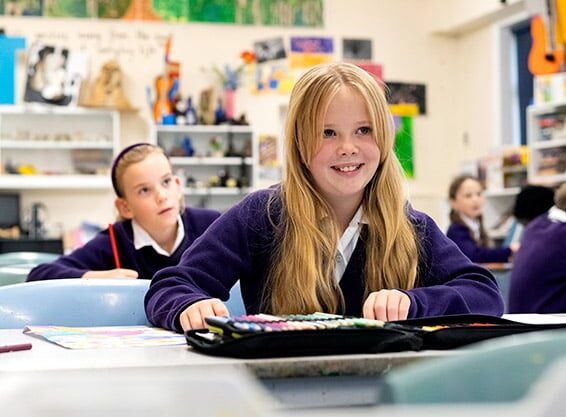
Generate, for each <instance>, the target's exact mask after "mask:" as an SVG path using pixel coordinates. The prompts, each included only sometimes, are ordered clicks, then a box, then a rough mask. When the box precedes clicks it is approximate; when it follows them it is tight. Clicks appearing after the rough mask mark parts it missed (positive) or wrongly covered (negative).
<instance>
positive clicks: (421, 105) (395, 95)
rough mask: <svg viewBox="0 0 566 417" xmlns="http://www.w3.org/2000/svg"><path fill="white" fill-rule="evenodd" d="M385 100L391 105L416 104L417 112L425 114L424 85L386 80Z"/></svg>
mask: <svg viewBox="0 0 566 417" xmlns="http://www.w3.org/2000/svg"><path fill="white" fill-rule="evenodd" d="M386 93H387V101H388V102H389V104H393V105H407V104H409V105H410V104H414V105H416V106H417V107H418V108H417V112H418V114H426V86H425V85H424V84H409V83H398V82H390V81H387V88H386Z"/></svg>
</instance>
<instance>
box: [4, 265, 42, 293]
mask: <svg viewBox="0 0 566 417" xmlns="http://www.w3.org/2000/svg"><path fill="white" fill-rule="evenodd" d="M34 266H35V264H16V265H0V287H2V286H4V285H12V284H19V283H22V282H25V281H26V278H27V276H28V274H29V271H31V270H32V268H33V267H34Z"/></svg>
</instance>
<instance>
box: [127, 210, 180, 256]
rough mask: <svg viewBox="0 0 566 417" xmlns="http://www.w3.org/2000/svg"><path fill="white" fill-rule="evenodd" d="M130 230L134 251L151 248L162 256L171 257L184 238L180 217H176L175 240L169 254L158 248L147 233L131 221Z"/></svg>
mask: <svg viewBox="0 0 566 417" xmlns="http://www.w3.org/2000/svg"><path fill="white" fill-rule="evenodd" d="M132 229H133V231H134V247H135V248H136V250H139V249H141V248H143V247H144V246H151V247H152V248H153V250H154V251H155V252H157V253H158V254H160V255H163V256H171V254H172V253H174V252H175V251H176V250H177V248H178V247H179V245H181V242H182V241H183V238H184V237H185V228H184V227H183V219H182V218H181V215H179V216H178V217H177V238H176V239H175V243H174V244H173V249H171V253H169V252H167V251H166V250H165V249H163V248H162V247H161V246H159V244H158V243H157V242H156V241H155V240H154V239H153V238H152V237H151V236H150V235H149V233H147V232H146V231H145V229H144V228H143V227H141V226H140V224H139V223H138V222H136V221H135V220H132Z"/></svg>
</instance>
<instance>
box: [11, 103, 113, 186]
mask: <svg viewBox="0 0 566 417" xmlns="http://www.w3.org/2000/svg"><path fill="white" fill-rule="evenodd" d="M119 135H120V119H119V114H118V112H116V111H112V110H99V109H84V108H76V107H57V106H42V105H25V106H0V161H1V166H2V173H1V175H0V190H3V189H4V190H26V189H29V190H43V189H58V190H61V189H109V188H110V186H111V184H110V179H109V170H110V166H111V163H112V158H113V157H114V155H115V154H116V151H117V149H118V148H119V146H120V138H119ZM17 172H20V173H21V172H27V173H30V175H20V174H18V173H17Z"/></svg>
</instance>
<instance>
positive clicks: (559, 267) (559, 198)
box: [509, 183, 566, 313]
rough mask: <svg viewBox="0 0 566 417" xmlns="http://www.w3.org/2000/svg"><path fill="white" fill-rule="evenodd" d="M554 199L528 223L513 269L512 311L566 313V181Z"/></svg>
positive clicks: (510, 301)
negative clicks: (546, 210)
mask: <svg viewBox="0 0 566 417" xmlns="http://www.w3.org/2000/svg"><path fill="white" fill-rule="evenodd" d="M554 201H555V205H554V206H553V207H551V208H550V210H548V212H546V213H544V214H541V215H540V216H538V217H536V218H535V219H534V220H532V221H530V222H529V224H528V225H527V227H525V231H524V233H523V238H522V240H521V248H520V249H519V251H518V252H517V253H516V255H515V260H514V262H513V269H512V270H511V284H510V290H509V312H510V313H566V183H564V184H562V186H561V187H560V188H559V189H558V190H557V191H556V194H555V196H554Z"/></svg>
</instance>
